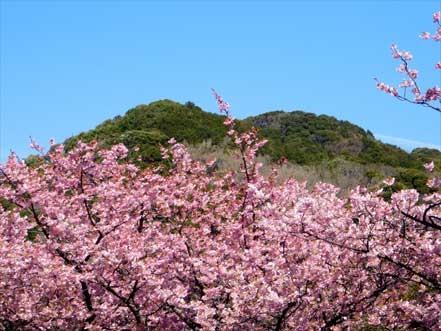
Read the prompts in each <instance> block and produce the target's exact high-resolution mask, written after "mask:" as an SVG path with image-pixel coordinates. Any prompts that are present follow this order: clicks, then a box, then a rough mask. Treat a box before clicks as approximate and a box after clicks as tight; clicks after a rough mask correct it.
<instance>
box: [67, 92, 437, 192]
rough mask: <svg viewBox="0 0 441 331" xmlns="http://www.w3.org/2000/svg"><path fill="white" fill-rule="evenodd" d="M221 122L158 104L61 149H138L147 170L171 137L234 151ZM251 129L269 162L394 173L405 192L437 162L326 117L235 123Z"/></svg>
mask: <svg viewBox="0 0 441 331" xmlns="http://www.w3.org/2000/svg"><path fill="white" fill-rule="evenodd" d="M223 119H224V117H223V116H221V115H217V114H213V113H208V112H205V111H203V110H202V109H201V108H199V107H197V106H195V105H194V104H193V103H191V102H187V103H186V104H185V105H183V104H180V103H176V102H173V101H170V100H160V101H156V102H152V103H150V104H148V105H139V106H137V107H135V108H133V109H130V110H129V111H127V113H126V114H125V115H124V116H117V117H115V118H114V119H112V120H107V121H105V122H103V123H101V124H100V125H98V126H97V127H96V128H95V129H92V130H90V131H87V132H83V133H81V134H79V135H77V136H74V137H71V138H69V139H67V140H66V142H65V145H66V148H67V149H70V148H72V147H73V145H74V144H75V143H76V141H78V140H82V141H85V142H89V141H91V140H97V141H99V142H100V143H101V144H102V146H103V147H108V146H111V145H113V144H115V143H124V144H125V145H126V146H127V147H128V148H129V149H132V148H133V147H135V146H138V147H140V150H139V151H138V152H136V153H135V152H131V155H130V157H131V158H132V160H135V159H136V158H138V157H139V156H141V157H142V160H143V161H142V163H143V164H148V163H149V162H159V161H160V160H161V157H160V153H159V148H158V146H159V144H165V143H166V141H167V140H168V139H169V138H171V137H175V138H176V139H177V140H178V141H181V142H185V143H187V144H189V145H193V146H194V145H198V144H201V143H202V142H204V141H210V142H211V145H212V146H220V145H222V146H223V147H222V148H223V149H224V150H228V149H229V148H233V145H231V144H229V143H228V142H225V136H226V128H225V126H224V125H223ZM251 126H255V127H258V128H259V129H260V130H259V134H260V135H261V136H262V137H264V138H266V139H268V143H267V145H266V146H265V147H264V148H263V150H262V151H261V152H262V154H264V155H266V156H267V157H268V158H269V159H270V160H272V161H277V160H278V159H280V158H282V157H286V158H287V159H288V160H289V161H290V162H291V163H292V164H297V165H302V166H305V167H313V166H317V165H320V166H321V167H323V165H325V166H326V164H330V165H331V164H332V165H333V166H334V167H335V164H336V162H337V163H338V162H345V164H346V165H347V164H352V165H354V166H358V165H360V166H363V167H364V168H363V169H365V168H366V167H367V168H369V167H371V168H372V169H370V168H369V169H368V170H367V171H366V173H365V174H364V175H365V176H367V177H370V178H371V179H372V178H374V177H378V178H380V177H381V175H384V173H382V171H380V170H378V169H379V167H380V166H383V167H388V169H393V172H394V175H396V176H398V178H399V179H400V183H401V184H400V185H404V186H406V187H407V186H410V187H412V185H413V186H415V185H421V183H422V182H424V181H425V180H426V179H427V175H426V174H425V172H424V171H423V168H422V163H424V162H427V161H429V160H435V162H436V161H440V162H441V152H440V151H438V150H435V149H428V148H417V149H415V150H414V151H412V153H407V152H406V151H404V150H402V149H401V148H398V147H396V146H393V145H389V144H384V143H382V142H380V141H378V140H377V139H375V137H374V136H373V135H372V133H371V132H369V131H365V130H363V129H362V128H360V127H358V126H356V125H354V124H351V123H350V122H347V121H339V120H337V119H336V118H334V117H331V116H327V115H319V116H317V115H315V114H312V113H306V112H302V111H293V112H284V111H274V112H269V113H264V114H261V115H258V116H254V117H249V118H246V119H244V120H238V127H239V128H240V130H246V129H248V128H250V127H251ZM348 162H349V163H348ZM415 178H417V180H415Z"/></svg>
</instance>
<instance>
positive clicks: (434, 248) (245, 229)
mask: <svg viewBox="0 0 441 331" xmlns="http://www.w3.org/2000/svg"><path fill="white" fill-rule="evenodd" d="M216 98H217V101H218V103H219V108H220V110H221V111H223V112H225V113H226V114H227V117H226V120H225V124H226V125H227V126H228V127H229V130H230V133H229V135H230V136H231V137H232V139H233V141H234V142H235V144H236V145H237V148H238V150H239V152H240V155H239V157H241V158H242V160H243V163H242V167H241V169H239V170H234V169H232V170H231V171H229V172H226V173H222V174H220V173H219V174H217V173H216V172H213V171H208V168H209V167H210V164H212V161H210V164H203V163H200V162H195V161H193V160H192V159H191V157H190V155H189V153H188V152H187V151H186V149H185V147H184V145H182V144H180V143H178V142H177V141H176V140H174V139H171V140H170V141H169V146H168V147H164V148H163V149H162V154H163V157H164V158H166V159H168V160H170V162H171V164H172V165H171V167H170V169H165V168H161V167H159V168H155V169H151V168H147V169H146V170H143V171H141V170H140V169H138V168H137V167H136V166H134V165H132V164H130V163H128V162H123V161H125V158H126V157H127V153H128V150H127V148H125V147H124V146H123V145H116V146H114V147H112V148H111V149H110V150H100V149H99V148H98V144H97V143H95V142H93V143H91V144H84V143H81V142H80V143H79V144H78V146H77V147H76V148H75V149H73V150H72V151H70V152H65V151H64V148H63V146H62V145H53V147H52V149H51V151H50V152H49V153H48V154H47V155H45V156H44V157H42V158H41V162H40V164H38V165H37V166H35V167H29V166H28V165H26V164H25V163H24V162H22V161H19V160H18V159H17V157H16V156H15V155H11V157H10V158H9V159H8V161H7V162H6V164H4V165H2V166H1V175H0V197H1V207H0V237H1V240H0V265H1V266H2V268H0V303H1V304H0V325H2V326H3V327H5V328H6V329H12V330H213V331H216V330H231V331H233V330H262V331H263V330H299V331H300V330H343V329H348V328H351V329H352V328H356V327H357V328H358V327H366V326H368V325H370V326H378V327H383V328H389V329H393V328H411V327H413V326H418V327H420V328H422V329H430V330H441V323H440V322H439V321H441V309H440V304H441V274H440V273H439V266H440V265H441V222H439V221H440V218H439V214H440V203H439V201H440V200H441V194H439V193H435V194H432V195H429V196H424V197H423V196H419V194H418V193H417V192H416V191H415V190H404V191H401V192H398V193H394V194H393V195H392V198H391V201H385V200H384V199H383V198H382V197H381V196H380V195H379V192H369V191H368V190H366V189H365V188H362V187H357V188H355V189H354V190H353V191H352V192H351V194H350V195H349V196H348V197H345V198H342V197H339V195H338V192H339V190H338V188H336V187H334V186H332V185H329V184H324V183H318V184H317V185H315V187H314V188H312V189H311V190H307V189H306V185H305V183H300V182H297V181H295V180H293V179H288V180H286V181H284V182H279V181H278V180H277V168H276V167H275V168H274V171H273V174H272V175H271V176H270V177H263V176H262V175H261V174H260V173H259V165H258V164H257V163H256V162H255V157H256V153H257V152H258V150H259V148H260V147H261V146H262V145H263V144H264V143H265V142H264V141H260V140H259V139H258V134H257V131H256V130H255V129H253V130H250V131H248V132H245V133H239V132H238V131H237V130H236V128H235V125H234V119H233V118H232V117H231V116H230V115H229V113H228V107H227V106H226V104H225V103H224V101H223V99H221V98H220V97H219V96H218V95H217V94H216ZM34 147H35V148H39V147H38V145H36V144H35V146H34ZM434 166H435V165H434V164H432V163H430V164H426V165H425V167H426V169H427V170H428V171H432V170H433V168H434ZM385 184H386V185H393V179H392V178H390V179H388V180H386V181H385Z"/></svg>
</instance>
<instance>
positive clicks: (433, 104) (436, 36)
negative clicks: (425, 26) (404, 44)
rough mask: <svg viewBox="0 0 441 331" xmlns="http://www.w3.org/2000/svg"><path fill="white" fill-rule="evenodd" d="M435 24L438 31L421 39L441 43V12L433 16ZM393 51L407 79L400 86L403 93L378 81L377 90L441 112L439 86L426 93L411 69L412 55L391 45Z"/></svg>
mask: <svg viewBox="0 0 441 331" xmlns="http://www.w3.org/2000/svg"><path fill="white" fill-rule="evenodd" d="M432 17H433V22H434V23H435V25H436V27H437V28H436V31H435V32H434V33H432V34H431V33H429V32H422V33H421V34H420V38H421V39H424V40H428V39H432V40H433V41H435V42H441V23H440V12H436V13H434V14H433V16H432ZM390 48H391V50H392V58H394V59H398V60H400V61H401V63H400V65H399V66H398V68H397V71H398V72H399V73H403V74H404V75H405V76H406V77H405V78H404V79H403V81H402V82H401V83H400V84H399V87H400V88H402V89H403V92H402V93H400V92H398V89H397V88H395V87H393V86H389V85H387V84H384V83H382V82H379V81H378V80H377V88H378V89H380V90H382V91H384V92H386V93H388V94H391V95H393V96H394V97H396V98H398V99H399V100H401V101H407V102H411V103H416V104H421V105H423V106H426V107H429V108H432V109H434V110H437V111H439V112H441V107H440V106H439V104H440V102H441V88H440V87H439V86H437V85H434V86H433V87H430V88H427V89H426V91H425V92H423V90H422V89H421V88H420V87H419V84H418V81H417V79H418V70H416V69H411V68H410V67H409V62H410V61H411V60H412V59H413V56H412V54H410V53H409V52H407V51H402V50H400V49H398V47H397V45H395V44H392V45H391V47H390ZM434 67H435V69H436V70H441V61H438V62H436V63H435V66H434ZM408 89H410V92H411V94H412V96H409V93H407V91H408Z"/></svg>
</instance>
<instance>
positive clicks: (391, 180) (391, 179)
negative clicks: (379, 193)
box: [383, 177, 395, 186]
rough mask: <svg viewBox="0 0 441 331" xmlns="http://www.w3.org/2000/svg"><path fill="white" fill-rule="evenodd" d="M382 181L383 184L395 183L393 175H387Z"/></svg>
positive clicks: (390, 184)
mask: <svg viewBox="0 0 441 331" xmlns="http://www.w3.org/2000/svg"><path fill="white" fill-rule="evenodd" d="M383 183H384V185H386V186H392V185H394V183H395V178H394V177H389V178H387V179H385V180H384V181H383Z"/></svg>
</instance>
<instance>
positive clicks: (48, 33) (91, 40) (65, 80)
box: [0, 0, 441, 162]
mask: <svg viewBox="0 0 441 331" xmlns="http://www.w3.org/2000/svg"><path fill="white" fill-rule="evenodd" d="M0 3H1V4H0V5H1V23H0V24H1V54H0V55H1V58H0V61H1V68H0V69H1V74H0V75H1V77H0V78H1V89H0V93H1V98H0V99H1V100H0V106H1V108H0V116H1V117H0V160H1V161H2V162H4V161H5V159H6V157H7V155H8V154H9V151H10V150H14V151H16V152H17V153H18V155H19V156H22V157H24V156H26V155H28V154H29V153H30V152H31V151H30V149H29V148H28V145H29V136H32V137H33V138H34V139H36V140H37V141H39V142H40V143H41V144H42V145H45V146H47V145H48V140H49V139H50V138H51V137H53V138H55V139H56V141H58V142H61V141H63V140H64V139H65V138H67V137H70V136H71V135H74V134H77V133H79V132H81V131H85V130H88V129H91V128H93V127H95V126H96V125H97V124H99V123H100V122H102V121H103V120H105V119H108V118H112V117H114V116H116V115H118V114H123V113H125V112H126V111H127V110H128V109H129V108H131V107H134V106H136V105H138V104H142V103H149V102H151V101H154V100H158V99H165V98H167V99H172V100H175V101H179V102H186V101H188V100H190V101H193V102H195V103H196V104H197V105H199V106H201V107H202V108H203V109H205V110H208V111H212V112H216V111H217V110H216V103H215V102H214V100H213V98H212V96H211V92H210V89H211V88H212V87H213V88H215V89H217V90H218V91H219V93H221V94H222V95H223V96H224V98H225V99H227V100H228V101H229V102H230V103H231V104H232V112H233V113H234V115H235V116H236V117H238V118H243V117H246V116H249V115H255V114H258V113H262V112H266V111H272V110H279V109H283V110H287V111H290V110H304V111H308V112H313V113H316V114H328V115H332V116H335V117H337V118H338V119H341V120H348V121H351V122H353V123H355V124H357V125H359V126H361V127H363V128H365V129H369V130H370V131H372V132H374V133H375V134H377V136H378V137H379V138H380V139H381V140H383V141H388V142H391V143H394V144H397V145H400V146H402V147H404V148H406V149H411V148H413V147H416V146H418V145H423V144H426V145H428V146H435V147H439V146H440V145H441V114H439V113H436V112H435V111H431V110H429V109H426V108H422V107H418V106H414V105H411V104H406V103H403V102H399V101H397V100H395V99H393V98H392V97H390V96H388V95H385V94H384V93H382V92H380V91H378V90H377V89H376V87H375V82H374V81H373V79H372V78H373V77H374V76H376V77H379V78H381V79H382V80H383V81H385V82H387V83H396V84H398V83H399V82H400V80H401V77H400V75H399V74H398V73H396V72H395V68H396V66H397V65H398V63H397V62H396V61H395V60H393V59H392V58H391V56H390V50H389V46H390V44H391V43H392V42H394V43H396V44H397V45H398V46H399V47H401V48H402V49H405V50H409V51H410V52H411V53H412V54H413V55H414V60H413V61H412V62H413V63H412V64H413V66H414V67H416V68H417V69H419V71H420V75H421V83H422V85H423V86H425V87H429V86H433V85H434V84H438V85H440V84H441V83H440V81H441V77H440V75H439V72H438V73H436V72H435V70H432V68H433V66H434V63H435V62H437V61H439V59H440V57H441V48H440V46H441V43H438V44H436V43H434V42H431V41H423V40H421V39H420V38H418V35H419V34H420V33H421V32H422V31H430V32H432V31H433V30H434V24H433V23H432V18H431V16H432V13H433V12H435V11H438V10H440V7H441V2H440V1H423V0H419V1H405V0H401V1H384V0H382V1H380V0H378V1H363V0H354V1H349V0H348V1H332V0H328V1H314V0H311V1H295V0H292V1H280V2H277V1H271V2H270V1H267V2H266V1H242V2H233V1H218V2H214V1H193V2H185V1H176V2H173V1H161V2H159V1H157V2H154V1H147V0H146V1H108V2H106V1H104V0H101V1H95V2H94V1H80V0H78V1H67V0H66V1H55V0H53V1H45V2H43V1H37V0H34V1H5V0H3V1H0ZM183 120H185V119H183ZM415 142H416V143H415Z"/></svg>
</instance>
